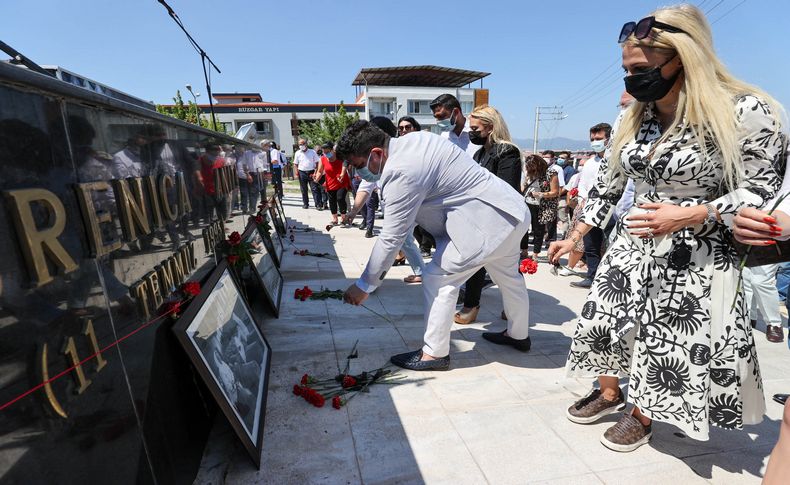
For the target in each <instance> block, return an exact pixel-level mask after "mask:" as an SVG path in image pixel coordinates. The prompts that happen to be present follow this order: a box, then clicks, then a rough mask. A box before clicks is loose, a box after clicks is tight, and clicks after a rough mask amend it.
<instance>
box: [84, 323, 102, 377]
mask: <svg viewBox="0 0 790 485" xmlns="http://www.w3.org/2000/svg"><path fill="white" fill-rule="evenodd" d="M82 334H83V335H86V336H87V337H88V340H89V341H90V343H91V348H93V353H94V354H95V355H96V372H99V371H101V370H102V369H103V368H104V366H105V365H107V361H106V360H105V359H104V356H103V355H102V354H101V352H100V350H101V349H100V348H99V341H98V340H97V339H96V330H94V328H93V319H91V318H89V319H88V321H87V322H85V327H84V328H83V329H82Z"/></svg>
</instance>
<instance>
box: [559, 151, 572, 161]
mask: <svg viewBox="0 0 790 485" xmlns="http://www.w3.org/2000/svg"><path fill="white" fill-rule="evenodd" d="M562 155H568V156H567V157H566V158H565V159H566V160H567V159H568V158H571V152H560V156H562Z"/></svg>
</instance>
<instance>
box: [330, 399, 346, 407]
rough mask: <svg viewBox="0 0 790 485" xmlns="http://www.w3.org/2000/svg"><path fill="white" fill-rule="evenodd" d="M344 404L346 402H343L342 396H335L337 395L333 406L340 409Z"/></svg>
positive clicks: (333, 400)
mask: <svg viewBox="0 0 790 485" xmlns="http://www.w3.org/2000/svg"><path fill="white" fill-rule="evenodd" d="M343 404H345V403H344V402H343V400H342V399H340V396H335V397H333V398H332V407H333V408H335V409H340V408H341V407H342V406H343Z"/></svg>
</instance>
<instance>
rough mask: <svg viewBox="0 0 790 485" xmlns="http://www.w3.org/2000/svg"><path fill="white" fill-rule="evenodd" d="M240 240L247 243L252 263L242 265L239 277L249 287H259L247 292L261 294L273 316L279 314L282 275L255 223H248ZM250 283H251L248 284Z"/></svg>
mask: <svg viewBox="0 0 790 485" xmlns="http://www.w3.org/2000/svg"><path fill="white" fill-rule="evenodd" d="M241 240H242V241H244V242H246V243H247V244H249V247H250V248H251V249H250V256H251V257H252V264H251V265H250V264H247V265H244V267H243V268H242V270H241V271H240V275H239V276H240V277H241V279H242V280H244V282H245V283H246V284H248V285H249V287H252V288H256V289H257V288H260V290H262V291H248V292H247V293H248V294H251V295H257V294H261V293H262V294H263V299H264V300H265V301H266V306H267V307H269V310H271V312H272V313H273V314H274V316H275V317H279V316H280V302H281V301H282V296H283V276H282V274H281V273H280V270H279V269H278V268H277V265H276V264H275V263H274V258H273V257H272V255H271V253H269V251H268V250H267V249H266V243H265V242H264V237H263V236H262V235H261V233H260V232H259V231H258V227H257V225H256V224H255V223H250V224H249V225H248V226H247V229H246V230H245V231H244V234H242V236H241ZM250 283H251V284H250Z"/></svg>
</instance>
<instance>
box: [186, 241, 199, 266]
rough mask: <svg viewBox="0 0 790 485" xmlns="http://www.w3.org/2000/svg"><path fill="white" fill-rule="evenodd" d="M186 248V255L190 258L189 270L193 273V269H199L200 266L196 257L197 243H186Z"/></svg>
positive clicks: (188, 260)
mask: <svg viewBox="0 0 790 485" xmlns="http://www.w3.org/2000/svg"><path fill="white" fill-rule="evenodd" d="M184 247H185V248H186V249H185V251H186V254H187V258H188V259H187V262H188V267H189V270H190V272H191V271H192V270H193V269H195V268H197V265H198V260H197V258H196V257H195V243H194V242H192V241H189V242H188V243H186V244H185V245H184Z"/></svg>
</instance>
